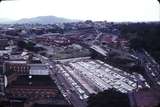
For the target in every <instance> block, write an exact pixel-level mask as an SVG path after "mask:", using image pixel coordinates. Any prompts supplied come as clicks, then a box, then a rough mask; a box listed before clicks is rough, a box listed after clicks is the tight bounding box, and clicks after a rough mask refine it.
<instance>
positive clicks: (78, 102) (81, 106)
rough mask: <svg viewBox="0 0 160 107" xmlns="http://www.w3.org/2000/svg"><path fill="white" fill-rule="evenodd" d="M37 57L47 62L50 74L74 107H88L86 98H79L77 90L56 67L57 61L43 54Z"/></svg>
mask: <svg viewBox="0 0 160 107" xmlns="http://www.w3.org/2000/svg"><path fill="white" fill-rule="evenodd" d="M36 56H37V57H39V58H40V60H41V61H42V63H44V64H47V65H48V66H49V70H50V76H51V78H52V79H53V80H54V81H55V83H56V84H57V86H58V88H59V89H60V91H61V93H62V94H63V96H64V97H65V98H66V100H67V101H68V102H69V103H71V104H72V105H73V106H74V107H86V106H87V103H86V100H85V99H84V100H82V99H80V98H79V95H78V94H77V92H75V91H73V90H72V89H73V87H72V86H71V84H70V83H69V82H68V81H67V80H66V78H65V77H64V76H63V75H62V74H61V73H60V72H58V71H59V70H56V69H55V62H54V61H50V60H49V59H48V58H46V57H44V56H41V55H39V54H36Z"/></svg>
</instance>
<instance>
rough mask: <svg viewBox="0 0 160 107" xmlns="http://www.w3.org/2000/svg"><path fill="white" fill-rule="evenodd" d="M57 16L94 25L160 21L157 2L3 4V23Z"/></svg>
mask: <svg viewBox="0 0 160 107" xmlns="http://www.w3.org/2000/svg"><path fill="white" fill-rule="evenodd" d="M47 15H53V16H58V17H64V18H69V19H80V20H93V21H100V20H102V21H103V20H106V21H115V22H123V21H133V22H137V21H160V4H159V3H158V1H157V0H10V1H5V2H1V3H0V19H2V18H3V19H5V18H6V19H14V20H17V19H21V18H31V17H36V16H47Z"/></svg>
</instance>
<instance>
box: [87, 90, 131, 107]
mask: <svg viewBox="0 0 160 107" xmlns="http://www.w3.org/2000/svg"><path fill="white" fill-rule="evenodd" d="M87 103H88V107H130V104H129V99H128V96H127V94H124V93H121V92H119V91H116V90H114V89H109V90H106V91H103V92H99V93H98V94H92V95H91V96H90V97H89V99H88V102H87Z"/></svg>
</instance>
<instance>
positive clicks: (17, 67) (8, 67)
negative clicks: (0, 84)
mask: <svg viewBox="0 0 160 107" xmlns="http://www.w3.org/2000/svg"><path fill="white" fill-rule="evenodd" d="M3 66H4V72H11V71H12V72H16V73H17V75H28V74H29V69H30V67H29V66H28V65H27V61H5V63H4V65H3Z"/></svg>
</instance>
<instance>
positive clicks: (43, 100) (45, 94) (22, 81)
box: [6, 75, 69, 107]
mask: <svg viewBox="0 0 160 107" xmlns="http://www.w3.org/2000/svg"><path fill="white" fill-rule="evenodd" d="M6 95H7V99H8V102H12V104H15V103H18V102H19V103H22V102H23V104H22V106H21V107H34V106H35V105H41V106H42V105H52V106H53V107H54V106H55V105H57V104H58V105H61V106H60V107H68V106H66V105H69V104H68V102H67V101H66V100H65V99H64V97H63V96H62V94H61V93H60V91H59V89H58V88H57V86H56V84H55V83H54V81H53V80H52V79H51V78H50V76H47V75H23V76H18V78H17V79H16V80H15V81H13V82H12V83H11V84H9V85H8V86H7V88H6ZM17 101H18V102H17ZM62 105H64V106H62ZM13 107H17V106H13ZM56 107H59V106H56Z"/></svg>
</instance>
